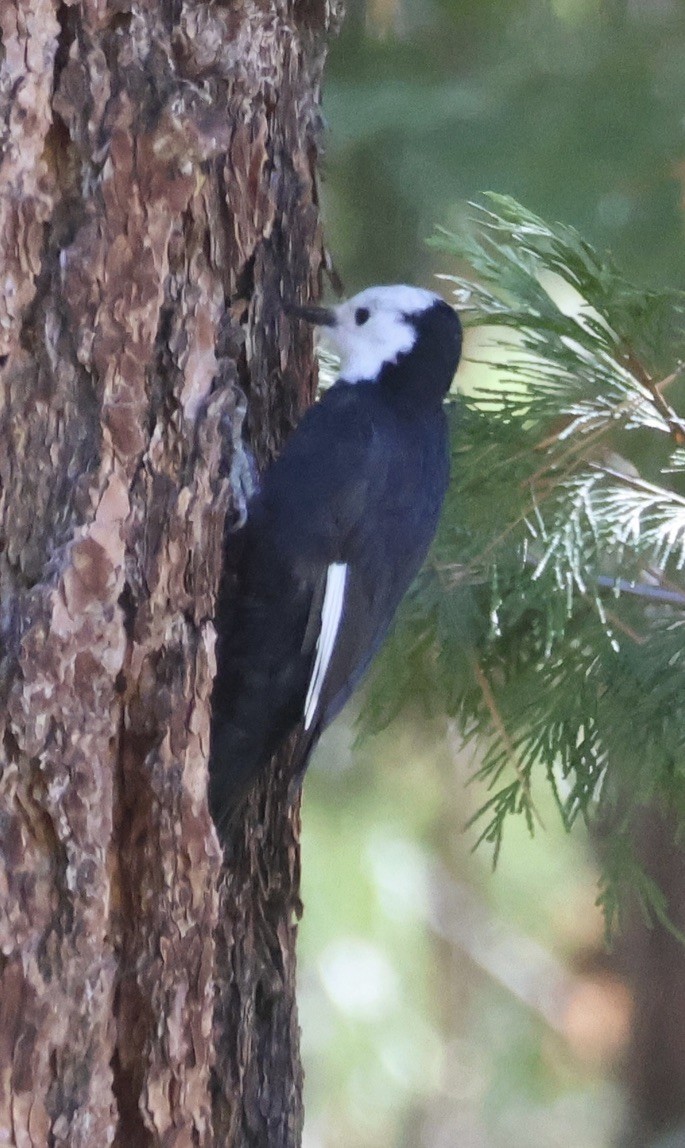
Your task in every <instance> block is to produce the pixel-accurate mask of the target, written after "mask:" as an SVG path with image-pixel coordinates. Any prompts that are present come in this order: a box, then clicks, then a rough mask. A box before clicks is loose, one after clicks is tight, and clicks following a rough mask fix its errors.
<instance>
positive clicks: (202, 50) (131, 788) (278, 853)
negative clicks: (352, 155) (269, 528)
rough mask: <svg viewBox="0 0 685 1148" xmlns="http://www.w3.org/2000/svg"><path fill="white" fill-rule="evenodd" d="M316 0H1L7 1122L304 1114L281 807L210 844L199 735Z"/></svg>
mask: <svg viewBox="0 0 685 1148" xmlns="http://www.w3.org/2000/svg"><path fill="white" fill-rule="evenodd" d="M335 3H337V0H288V2H286V0H276V2H275V3H271V4H262V3H259V0H231V2H228V3H226V4H224V5H221V4H219V3H209V2H205V3H202V2H199V0H169V2H167V3H161V2H158V3H143V4H140V5H136V6H131V5H129V3H128V2H127V0H80V2H76V3H73V4H66V3H59V2H58V0H3V3H2V4H1V5H0V31H1V34H2V47H1V48H0V133H2V134H1V135H0V263H1V264H2V276H1V280H0V281H1V284H2V287H1V290H2V298H0V365H1V369H0V382H1V388H0V601H1V610H0V733H1V740H0V747H1V752H2V765H3V769H2V776H1V781H0V1144H1V1145H2V1148H9V1146H10V1145H11V1146H16V1148H29V1146H30V1148H40V1146H42V1145H51V1146H55V1148H57V1146H59V1145H69V1146H70V1148H79V1146H84V1148H85V1146H88V1148H105V1146H106V1145H110V1144H116V1145H122V1146H123V1145H125V1146H126V1148H138V1146H153V1145H164V1146H165V1148H167V1146H169V1148H170V1146H172V1145H173V1146H174V1148H181V1146H186V1145H222V1146H224V1145H225V1146H235V1148H238V1146H246V1145H255V1146H256V1145H259V1146H260V1148H267V1146H272V1145H273V1146H278V1148H280V1146H284V1148H285V1146H288V1148H289V1146H291V1145H296V1144H298V1143H299V1139H300V1130H301V1122H302V1106H301V1071H300V1066H299V1056H298V1029H297V1018H296V1008H295V997H294V962H295V922H296V917H297V913H298V910H299V900H298V878H299V871H298V866H299V853H298V838H297V832H298V826H297V823H296V820H297V815H296V814H293V815H292V816H289V815H288V813H287V810H286V804H285V801H284V795H283V785H282V784H281V783H280V782H279V778H278V777H276V778H274V779H271V780H270V781H269V782H267V783H265V788H264V791H263V792H262V793H258V794H257V795H256V796H255V798H254V800H253V802H252V805H251V807H250V810H249V812H248V822H246V824H245V825H244V826H242V827H241V830H240V833H239V841H238V842H237V843H236V849H235V853H234V856H233V858H232V861H231V863H230V864H229V865H227V866H226V867H225V868H224V869H222V864H221V859H220V852H219V847H218V844H217V840H216V837H215V835H214V832H213V829H212V826H211V823H210V819H209V815H208V812H207V804H206V797H205V793H206V759H207V750H208V733H209V712H208V703H209V695H210V689H211V682H212V673H213V668H214V657H213V643H214V632H213V627H212V622H211V619H212V614H213V602H214V595H215V591H216V588H217V582H218V577H219V569H220V562H221V540H222V530H223V520H224V514H225V512H226V508H227V507H228V510H229V514H230V515H233V516H236V515H239V514H240V512H241V508H242V501H243V498H244V495H243V485H242V481H241V479H242V477H243V476H244V475H245V473H246V471H247V463H246V457H245V451H244V448H243V446H242V439H241V434H243V433H244V431H245V429H246V430H247V437H248V438H249V439H250V440H251V443H252V445H253V448H254V450H255V453H256V456H257V459H258V461H259V462H264V461H265V460H266V459H267V458H268V457H269V456H270V455H271V454H272V453H273V451H274V450H275V449H276V448H277V446H278V444H279V442H280V441H281V438H282V436H283V434H284V432H285V431H286V430H287V429H288V428H289V427H290V426H291V425H292V424H293V423H294V421H295V419H296V418H297V415H298V412H299V411H300V409H301V408H302V407H303V406H304V405H305V404H306V403H307V402H308V401H310V399H311V397H312V391H313V385H314V370H313V363H312V356H311V344H310V342H305V341H303V340H304V339H305V338H306V337H305V336H304V335H302V334H300V335H299V336H298V338H299V339H300V340H301V341H299V342H296V341H295V334H294V333H293V331H292V330H291V329H290V327H289V325H288V324H287V322H286V320H285V318H284V317H283V315H282V313H281V311H280V309H279V297H280V296H281V293H283V292H285V293H288V294H294V293H295V292H296V291H297V292H302V293H304V292H315V291H316V288H317V280H318V276H319V271H320V248H321V243H320V234H319V220H318V211H317V198H316V184H315V175H314V165H315V163H316V156H317V144H318V111H317V104H318V88H319V81H320V73H321V67H322V63H323V56H324V51H325V37H326V34H327V32H328V31H329V30H330V25H331V23H332V21H333V19H334V18H335V17H336V13H335V12H334V11H333V10H332V9H333V8H334V7H335ZM245 396H246V397H247V404H246V403H245ZM246 407H247V425H246V428H244V427H243V422H244V418H245V410H246Z"/></svg>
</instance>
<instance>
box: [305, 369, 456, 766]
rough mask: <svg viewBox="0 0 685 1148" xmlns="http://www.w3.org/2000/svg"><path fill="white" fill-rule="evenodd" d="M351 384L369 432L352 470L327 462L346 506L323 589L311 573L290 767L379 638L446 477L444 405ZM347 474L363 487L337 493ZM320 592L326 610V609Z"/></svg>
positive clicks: (353, 683) (417, 556) (415, 566)
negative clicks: (397, 400) (354, 493)
mask: <svg viewBox="0 0 685 1148" xmlns="http://www.w3.org/2000/svg"><path fill="white" fill-rule="evenodd" d="M360 389H361V390H363V392H364V393H363V394H362V395H360V396H359V399H360V400H361V401H363V405H364V407H365V417H367V418H368V419H369V422H370V424H371V425H372V426H373V437H372V440H371V441H366V443H365V449H364V452H363V457H360V458H359V466H358V471H357V476H356V479H355V480H353V479H352V478H351V476H350V472H349V468H348V467H343V468H342V474H341V475H339V476H336V474H335V470H331V471H330V472H329V477H330V478H331V479H332V480H333V481H335V480H336V477H337V478H338V482H337V484H336V490H335V491H331V497H332V499H333V501H335V499H336V497H337V498H338V499H339V500H340V501H341V503H342V504H344V506H345V507H346V508H348V509H351V508H353V512H351V513H349V514H348V515H347V516H343V518H344V529H341V530H340V532H339V534H338V536H337V539H336V545H335V548H334V551H333V552H332V553H331V554H330V556H329V564H328V565H327V568H326V575H325V579H326V580H325V584H324V589H323V593H322V592H321V584H320V582H319V594H318V598H319V599H320V600H321V602H322V607H323V608H322V610H321V611H320V613H319V614H318V619H319V620H318V625H317V626H316V627H315V631H316V633H317V649H316V651H315V660H314V663H313V666H312V674H311V675H310V678H309V683H308V684H309V689H308V692H307V696H306V698H305V711H304V718H303V721H302V723H301V726H300V729H299V736H298V744H297V748H296V753H295V765H296V768H297V769H298V770H299V771H300V772H301V771H302V770H303V769H304V768H305V767H306V764H307V760H308V758H309V754H310V753H311V750H312V748H313V746H314V744H315V743H316V741H317V740H318V737H319V736H320V734H321V732H322V731H323V730H324V729H325V728H326V726H328V725H329V724H330V722H331V721H333V719H334V718H335V717H336V715H337V714H338V713H339V712H340V710H341V709H342V708H343V706H344V704H345V702H346V701H347V700H348V698H349V697H350V695H351V694H352V693H353V691H354V690H355V689H356V687H357V685H358V684H359V682H360V680H361V678H362V677H363V675H364V674H365V673H366V671H367V669H368V667H369V665H370V663H371V661H372V659H373V657H374V656H375V654H376V653H377V651H378V649H379V647H380V646H381V644H382V642H383V640H384V638H385V636H386V634H387V632H388V629H389V627H390V625H391V623H392V620H393V617H394V615H395V612H396V610H397V607H398V606H399V603H400V601H401V600H402V598H403V596H404V594H405V593H406V591H407V589H408V588H409V586H410V584H411V582H412V581H413V579H414V578H415V576H416V574H417V573H418V570H419V568H420V566H421V564H422V563H423V560H424V558H425V556H426V553H427V550H428V548H429V546H430V543H431V541H432V539H433V537H434V534H435V530H436V528H437V523H438V518H439V514H440V510H441V507H442V502H443V499H444V495H445V492H446V489H447V483H448V479H449V455H448V437H447V424H446V420H445V416H444V412H443V411H442V410H437V411H434V412H432V413H431V414H430V415H428V416H427V417H425V418H422V419H418V420H416V421H411V422H408V421H407V420H406V419H404V418H398V416H397V413H396V412H394V411H393V410H392V409H388V407H387V405H386V404H384V403H383V402H382V401H381V400H380V396H379V395H378V392H377V391H376V390H375V388H373V387H369V388H357V390H360ZM360 405H361V402H360ZM352 481H355V482H357V483H361V489H362V490H363V497H362V498H360V499H358V500H355V499H350V498H349V496H348V494H347V489H346V488H347V486H348V484H349V483H350V482H352ZM343 518H341V519H340V522H341V523H342V521H343ZM329 599H330V602H331V603H332V605H331V609H330V613H331V615H332V617H327V606H328V605H329ZM332 624H333V628H334V633H333V634H331V632H330V631H331V626H332ZM322 639H325V650H324V654H325V665H322V664H321V662H322V658H321V653H322V651H321V646H322ZM312 687H314V689H312Z"/></svg>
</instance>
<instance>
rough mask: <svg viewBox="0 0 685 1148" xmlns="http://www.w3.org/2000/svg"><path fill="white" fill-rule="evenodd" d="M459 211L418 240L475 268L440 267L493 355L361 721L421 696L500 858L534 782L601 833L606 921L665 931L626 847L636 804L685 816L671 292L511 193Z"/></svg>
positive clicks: (682, 300) (682, 517) (472, 400)
mask: <svg viewBox="0 0 685 1148" xmlns="http://www.w3.org/2000/svg"><path fill="white" fill-rule="evenodd" d="M474 207H475V217H474V220H473V227H472V228H471V229H470V230H469V231H467V232H466V233H465V234H461V235H459V236H457V235H454V234H452V233H450V232H448V231H445V230H440V231H439V232H438V233H437V235H436V237H435V238H434V240H433V243H434V245H435V246H437V247H438V248H439V249H440V250H441V251H443V252H445V253H446V254H447V255H449V256H456V257H457V259H458V260H459V263H460V265H461V264H463V263H466V264H468V265H469V266H470V268H471V269H472V274H469V276H468V278H467V277H463V276H461V275H445V276H442V278H443V279H444V280H445V281H446V283H447V284H449V285H450V287H451V290H452V291H453V292H454V296H455V301H456V305H457V306H458V308H459V309H460V311H461V313H462V315H463V317H464V319H465V322H466V325H467V327H472V328H473V327H482V328H486V329H487V335H488V340H487V341H488V343H489V344H490V345H491V346H492V348H493V356H492V358H493V359H494V360H495V361H496V362H497V364H498V365H497V369H496V370H495V371H490V372H488V373H487V374H485V373H484V375H483V379H482V381H481V382H480V383H479V384H478V386H477V387H476V388H475V389H474V390H473V392H472V393H470V394H469V395H467V396H465V397H462V398H461V399H459V400H455V401H454V402H453V404H452V413H453V418H454V459H453V483H452V488H451V492H450V495H449V497H448V504H447V507H446V510H445V513H444V516H443V523H442V527H441V533H440V536H439V539H438V543H437V545H436V547H435V549H434V552H433V556H432V560H431V561H430V562H429V564H428V565H427V566H426V567H425V569H424V571H423V573H422V575H421V577H420V579H419V581H418V583H417V584H416V585H415V587H414V590H413V592H412V594H411V596H410V598H409V599H408V601H407V603H406V606H405V609H404V611H403V614H402V618H401V621H400V624H399V625H398V627H397V628H396V630H395V633H394V635H393V637H392V639H391V641H390V642H389V643H388V645H387V647H386V651H385V655H384V658H385V666H384V669H385V671H386V672H384V673H382V674H381V675H379V678H378V681H377V685H376V688H375V689H374V691H373V693H372V696H371V700H370V702H369V706H368V709H367V714H366V717H367V721H368V723H369V725H370V726H371V727H372V728H373V727H376V728H377V727H380V726H382V725H384V724H386V723H387V721H388V720H389V719H390V718H391V717H392V716H393V714H394V713H395V712H397V710H398V709H399V708H400V707H401V706H402V705H403V704H404V702H406V701H408V700H409V699H410V698H412V699H416V697H417V691H418V692H420V693H421V694H422V696H423V697H424V699H425V700H426V704H428V705H429V706H430V707H432V708H434V707H436V706H439V707H440V708H441V709H443V710H444V711H446V712H447V713H448V714H449V715H452V716H453V717H454V719H455V720H456V722H457V724H458V726H459V727H460V729H461V730H462V732H463V733H464V734H465V735H466V736H467V738H475V737H478V738H479V739H481V742H482V744H483V746H484V749H483V751H482V753H481V755H480V757H479V765H478V769H477V775H476V777H477V784H479V785H481V786H483V787H484V790H485V791H487V796H486V800H485V801H484V803H483V805H482V808H481V809H480V811H479V814H478V815H477V817H476V819H475V820H476V822H477V825H478V826H479V830H480V832H479V841H482V840H484V841H486V842H490V843H491V845H492V846H493V849H494V856H495V859H496V858H497V854H498V851H499V848H500V845H501V841H502V834H503V832H504V828H505V824H506V822H507V819H508V816H509V815H510V814H520V815H523V816H524V817H525V818H526V820H527V822H528V825H529V827H530V829H531V831H532V830H533V828H534V825H535V822H536V806H535V792H536V790H537V787H538V785H540V784H544V781H545V779H546V782H547V783H548V784H550V785H551V786H552V789H553V792H554V795H555V798H556V804H557V807H558V809H559V813H560V815H561V817H562V819H563V822H564V824H565V826H566V827H567V828H569V829H570V828H571V826H572V825H573V824H574V822H575V821H576V820H577V819H578V818H581V819H584V820H585V821H587V822H589V823H591V824H592V825H593V826H594V828H595V831H596V832H598V833H599V834H601V837H602V858H603V876H602V888H601V891H600V901H601V903H602V905H603V908H604V911H605V914H606V919H607V925H608V927H609V929H611V928H612V927H613V926H614V925H615V924H616V923H617V920H618V918H620V917H621V914H622V912H623V910H624V909H626V908H627V906H628V904H629V901H630V897H629V896H628V894H632V896H633V897H635V898H637V900H638V902H639V904H640V906H641V907H642V908H643V909H644V910H645V911H648V912H649V913H650V914H653V915H654V916H655V917H656V918H657V919H660V920H662V921H665V920H667V918H668V906H667V904H666V903H665V898H664V896H663V894H662V892H661V891H660V890H659V888H658V887H657V886H656V884H655V883H654V882H653V880H652V879H651V878H650V877H649V876H648V875H647V873H646V872H645V871H644V869H643V868H642V866H641V865H640V864H639V862H638V861H637V859H636V853H635V851H634V847H633V846H634V832H635V831H636V829H637V827H638V825H639V822H640V817H641V814H642V813H643V812H644V810H645V809H646V808H647V807H657V808H660V809H662V810H663V811H667V812H669V813H671V814H673V813H675V814H676V822H677V821H678V819H680V821H682V814H683V811H685V785H684V781H685V761H684V755H683V747H684V746H685V707H684V706H683V705H682V702H681V698H682V689H683V669H684V667H685V640H684V639H685V615H684V608H685V573H684V570H683V568H684V566H685V449H684V445H683V444H685V421H683V420H682V419H681V418H680V416H679V415H678V413H677V411H676V409H675V406H674V405H673V404H675V403H677V401H678V397H679V396H680V397H681V398H682V397H683V387H682V386H681V385H680V370H681V364H680V361H679V360H680V356H681V355H682V346H683V323H684V317H685V296H683V295H682V294H681V293H678V292H675V291H654V290H645V289H644V288H643V287H638V286H635V285H633V284H631V283H630V282H628V280H627V279H626V278H625V277H624V275H623V274H622V273H621V271H620V270H619V269H618V268H617V267H616V266H615V265H614V264H613V262H612V261H611V260H610V259H609V258H608V257H604V256H600V255H599V254H598V253H597V252H596V251H594V250H593V249H592V247H591V246H590V245H589V244H588V243H586V242H585V241H584V240H583V239H582V238H581V237H580V235H578V233H577V232H576V231H574V230H573V229H572V228H570V227H567V226H562V225H558V224H557V225H554V226H550V225H548V224H547V223H545V222H544V221H543V220H542V219H540V218H538V217H537V216H535V215H533V214H532V213H531V212H529V211H527V210H526V209H525V208H523V207H522V206H521V205H520V204H518V203H516V202H515V201H514V200H512V199H509V198H505V197H502V196H495V195H491V196H489V197H488V199H487V201H486V204H484V205H480V206H478V205H474ZM468 346H469V344H468V340H467V355H468ZM490 357H491V356H490V355H488V358H490ZM408 651H409V652H411V657H408V656H407V654H408Z"/></svg>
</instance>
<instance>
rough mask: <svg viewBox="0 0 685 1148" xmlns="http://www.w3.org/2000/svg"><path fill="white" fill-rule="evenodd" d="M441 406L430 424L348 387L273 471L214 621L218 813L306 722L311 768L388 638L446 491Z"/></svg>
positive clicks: (304, 753)
mask: <svg viewBox="0 0 685 1148" xmlns="http://www.w3.org/2000/svg"><path fill="white" fill-rule="evenodd" d="M437 416H439V417H438V421H437V423H436V424H435V425H431V426H425V425H424V424H423V423H421V424H420V425H418V426H416V425H411V426H410V425H408V424H402V425H398V424H397V418H396V415H395V414H394V412H392V411H391V410H389V409H388V407H387V404H385V403H384V402H383V401H382V398H381V396H380V395H379V394H378V388H377V387H375V386H373V385H364V384H360V385H358V386H354V387H353V386H350V385H345V384H338V385H336V386H335V387H333V388H332V389H331V390H330V391H329V392H327V394H326V395H324V396H323V398H322V399H321V401H320V402H319V403H317V404H315V405H314V406H313V407H311V408H310V410H309V411H308V412H307V413H306V414H305V416H304V418H303V419H302V421H301V423H300V424H299V426H298V428H297V430H296V431H295V432H294V434H293V435H292V436H291V438H290V440H289V441H288V443H287V444H286V447H285V449H284V451H283V453H282V455H281V456H280V458H279V459H278V460H277V462H276V463H275V464H274V465H273V466H272V467H271V469H270V470H269V471H268V472H267V474H266V475H265V478H264V481H263V484H262V488H261V490H260V492H259V494H258V496H257V497H256V498H255V500H254V502H253V503H252V504H251V506H250V512H249V516H248V523H247V526H246V527H245V532H244V533H245V537H244V538H243V540H242V552H243V553H242V557H241V561H240V568H239V572H238V588H237V590H238V592H237V596H236V595H235V594H232V595H227V596H226V602H227V603H229V604H228V605H227V606H226V609H225V610H224V611H222V610H221V609H220V611H219V614H218V618H217V630H218V638H219V641H218V652H217V678H216V682H215V689H214V698H213V730H212V754H211V762H210V774H211V780H210V796H211V800H212V808H213V812H214V816H215V819H216V818H218V819H220V818H221V816H222V815H223V812H224V811H225V810H226V809H227V808H228V807H230V805H231V804H232V803H233V800H234V796H235V794H236V793H238V792H239V791H244V789H245V788H246V787H247V786H249V784H250V783H251V781H252V780H253V779H254V777H255V776H256V773H257V772H258V771H259V769H260V768H262V767H263V766H264V765H265V764H266V762H267V761H268V758H269V757H270V756H271V754H272V753H273V752H274V750H275V749H276V748H277V746H278V744H279V743H280V742H281V741H282V740H283V738H284V737H285V736H286V735H287V733H288V732H290V731H291V730H293V729H294V728H295V727H296V726H297V725H298V723H299V724H300V735H299V740H298V748H297V751H296V760H295V763H296V768H298V769H299V770H302V769H304V767H305V766H306V762H307V758H308V756H309V753H310V751H311V748H312V747H313V745H314V743H315V742H316V740H317V738H318V736H319V734H320V733H321V731H322V730H323V728H325V726H326V725H328V723H329V722H330V721H331V720H332V719H333V717H335V715H336V714H337V713H338V711H339V710H340V709H341V708H342V706H343V704H344V702H345V701H346V700H347V698H348V697H349V695H350V693H351V692H352V690H353V689H354V688H355V686H356V684H357V683H358V681H359V679H360V678H361V676H362V675H363V673H364V672H365V670H366V669H367V667H368V665H369V662H370V661H371V659H372V657H373V655H374V654H375V652H376V650H377V649H378V647H379V645H380V644H381V642H382V640H383V637H384V636H385V634H386V632H387V629H388V627H389V625H390V622H391V620H392V617H393V615H394V612H395V610H396V608H397V605H398V604H399V601H400V599H401V597H402V596H403V594H404V593H405V591H406V589H407V587H408V585H409V583H410V582H411V580H412V578H413V577H414V575H415V574H416V572H417V570H418V567H419V566H420V564H421V562H422V561H423V558H424V556H425V552H426V550H427V548H428V545H429V544H430V540H431V539H432V537H433V534H434V531H435V526H436V523H437V516H438V514H439V510H440V505H441V503H442V499H443V496H444V489H445V486H446V481H447V453H446V431H445V428H444V426H443V422H444V416H443V414H442V411H438V412H437ZM331 603H333V607H335V608H334V609H333V608H332V606H331ZM327 610H328V615H329V617H328V621H329V627H328V639H329V643H330V644H329V648H328V649H327V650H323V649H322V637H325V636H326V635H325V634H323V635H322V621H323V622H325V621H326V615H327ZM331 610H332V615H331ZM331 619H332V623H333V626H332V630H331V625H330V623H331ZM324 654H325V657H324V656H323V655H324ZM317 672H318V675H319V676H318V679H317V678H316V674H317ZM305 710H307V720H306V722H305Z"/></svg>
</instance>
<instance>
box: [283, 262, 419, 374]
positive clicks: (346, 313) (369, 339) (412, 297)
mask: <svg viewBox="0 0 685 1148" xmlns="http://www.w3.org/2000/svg"><path fill="white" fill-rule="evenodd" d="M439 302H441V299H440V296H439V295H435V294H434V293H433V292H432V291H426V290H424V289H423V288H422V287H408V286H406V285H405V284H398V285H395V286H391V287H367V289H366V290H365V291H360V292H359V294H358V295H353V296H352V298H351V299H348V300H347V301H346V302H345V303H341V304H339V306H337V307H289V308H288V310H290V311H291V312H292V313H293V314H295V315H299V316H300V317H301V318H303V319H307V320H309V321H310V322H314V323H317V324H318V325H320V326H323V327H325V328H326V337H327V341H328V342H329V343H330V344H331V346H332V348H333V350H334V351H336V352H337V354H338V355H339V356H340V376H341V378H343V379H345V381H346V382H348V383H358V382H362V381H368V380H373V379H375V378H377V377H378V375H379V374H380V371H381V369H382V367H383V366H384V365H385V364H388V363H394V362H396V361H397V359H398V358H399V356H400V355H402V354H406V352H407V351H411V349H412V347H413V346H414V344H415V342H416V339H417V329H416V325H415V323H413V322H412V318H416V317H417V316H418V315H420V314H422V313H423V312H424V311H427V310H428V309H429V308H430V307H433V306H435V304H436V303H439Z"/></svg>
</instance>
